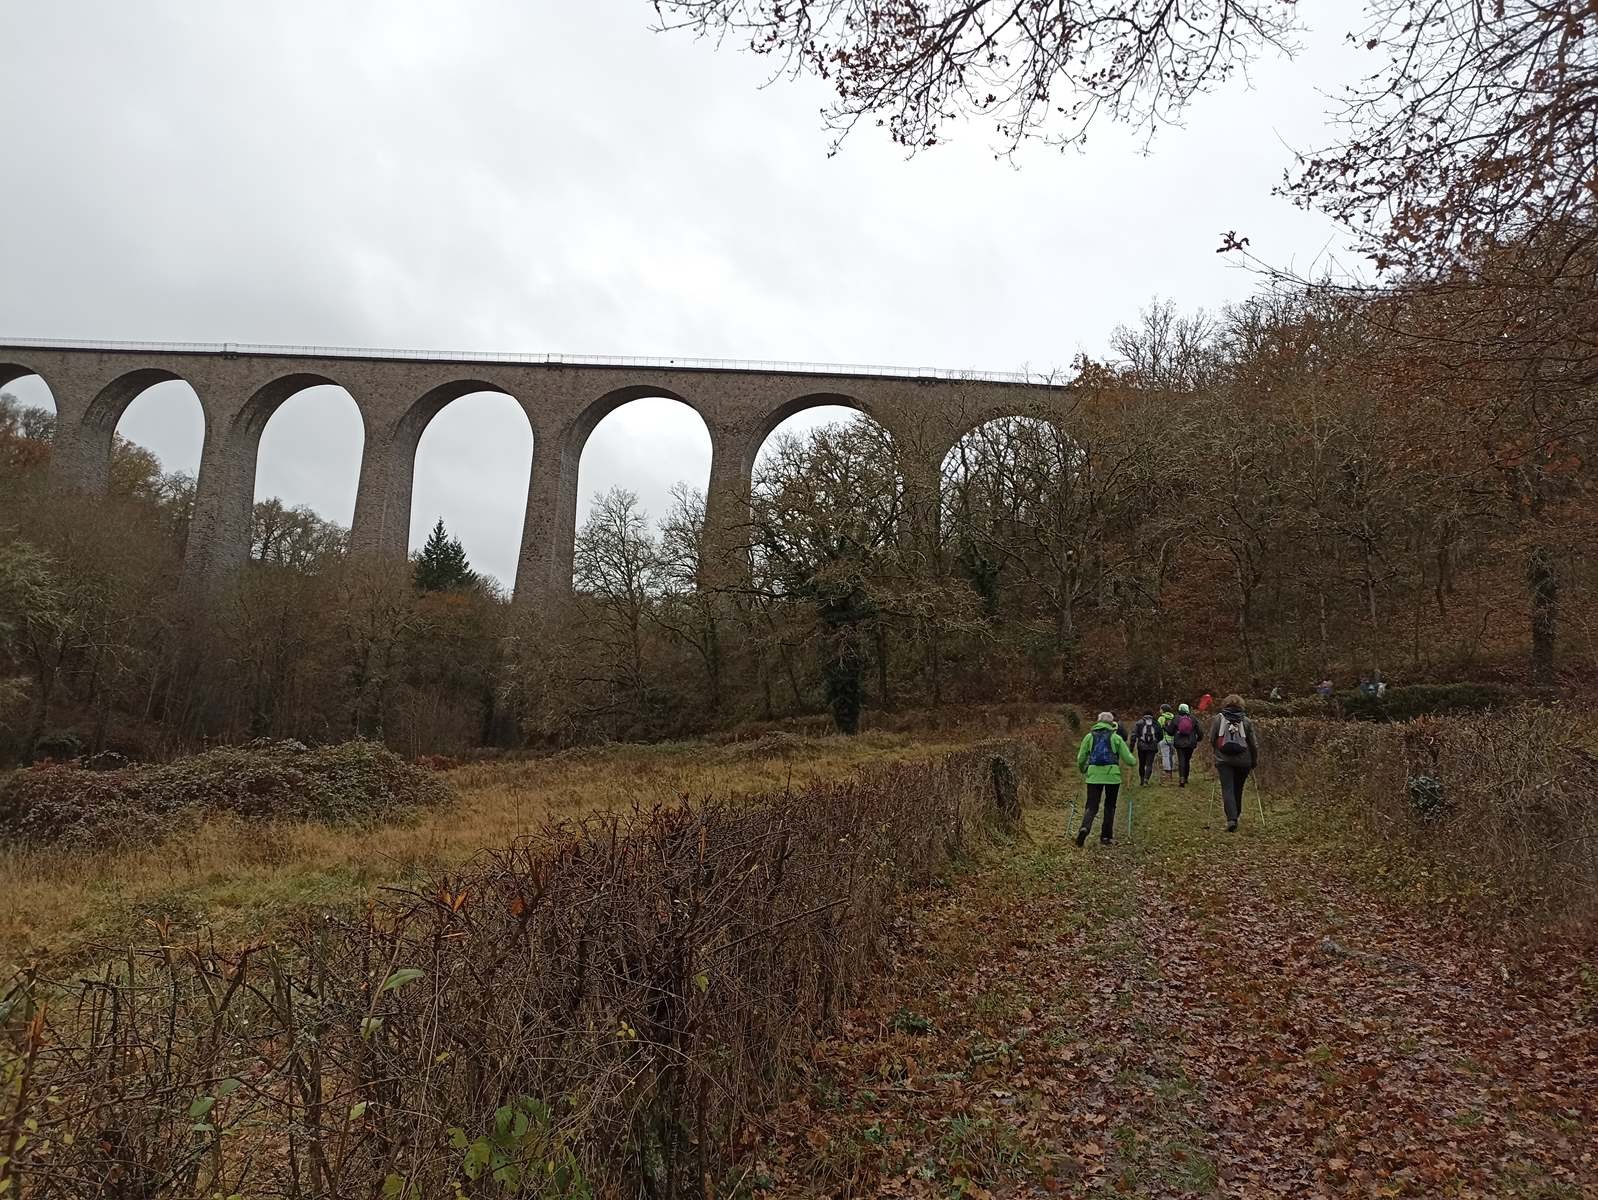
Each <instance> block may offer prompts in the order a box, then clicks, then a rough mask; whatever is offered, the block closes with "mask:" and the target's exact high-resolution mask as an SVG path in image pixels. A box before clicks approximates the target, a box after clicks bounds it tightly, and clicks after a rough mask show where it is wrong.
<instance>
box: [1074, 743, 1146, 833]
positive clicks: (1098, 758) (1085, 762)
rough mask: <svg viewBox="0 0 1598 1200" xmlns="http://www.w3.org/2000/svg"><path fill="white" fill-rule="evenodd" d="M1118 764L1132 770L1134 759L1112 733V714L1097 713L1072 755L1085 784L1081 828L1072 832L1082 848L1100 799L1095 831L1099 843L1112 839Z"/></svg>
mask: <svg viewBox="0 0 1598 1200" xmlns="http://www.w3.org/2000/svg"><path fill="white" fill-rule="evenodd" d="M1122 763H1125V764H1126V765H1127V766H1129V767H1135V766H1137V759H1135V758H1133V757H1132V751H1131V749H1130V748H1129V747H1128V746H1127V744H1126V739H1125V738H1123V737H1122V736H1121V735H1120V734H1119V733H1118V732H1117V731H1116V723H1115V714H1114V713H1109V712H1101V713H1100V714H1099V719H1098V720H1097V721H1095V722H1094V723H1093V728H1092V729H1090V730H1088V731H1087V736H1086V737H1084V738H1083V739H1082V744H1081V746H1079V747H1077V752H1076V769H1077V770H1078V771H1080V772H1082V778H1083V779H1084V780H1085V781H1086V782H1087V785H1088V802H1087V807H1086V808H1085V809H1083V811H1082V827H1081V828H1080V829H1078V830H1077V831H1076V844H1077V845H1078V846H1081V845H1085V844H1086V843H1087V840H1088V834H1090V833H1092V832H1093V821H1094V818H1096V817H1097V816H1098V815H1099V801H1100V800H1101V799H1102V800H1103V801H1104V825H1103V827H1102V828H1101V829H1100V830H1099V841H1100V842H1102V843H1103V844H1104V845H1106V846H1108V845H1109V844H1110V843H1111V842H1113V841H1114V840H1115V802H1116V799H1117V798H1118V797H1119V796H1120V794H1121V764H1122Z"/></svg>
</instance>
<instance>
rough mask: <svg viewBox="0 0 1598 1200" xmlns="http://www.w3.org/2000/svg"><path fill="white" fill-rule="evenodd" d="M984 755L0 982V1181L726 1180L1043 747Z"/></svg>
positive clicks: (446, 1188)
mask: <svg viewBox="0 0 1598 1200" xmlns="http://www.w3.org/2000/svg"><path fill="white" fill-rule="evenodd" d="M1000 749H1001V748H1000V747H991V746H990V747H983V748H979V749H974V750H967V751H961V752H959V753H957V754H953V755H950V756H948V757H946V758H943V759H940V760H936V761H932V762H919V763H914V764H901V765H895V766H887V767H879V768H875V769H871V770H868V771H865V772H862V773H861V774H859V775H857V776H856V777H854V778H852V779H849V780H846V781H842V782H831V783H818V784H815V785H812V786H810V787H807V788H804V789H802V790H798V791H789V792H783V793H780V794H777V795H774V796H771V797H769V798H767V799H766V800H765V801H764V802H759V803H751V802H749V801H747V800H745V801H738V802H733V801H721V802H708V803H701V804H684V805H681V806H674V807H670V808H661V809H656V810H652V811H643V812H638V813H635V814H633V816H632V817H631V818H629V819H627V820H625V821H624V820H623V819H622V818H620V817H618V816H615V815H611V816H606V817H598V818H594V819H590V820H586V821H581V822H565V823H560V824H553V825H550V826H548V827H546V828H545V829H544V830H542V831H541V832H540V833H538V834H537V835H535V836H531V837H528V838H526V839H523V840H521V841H518V842H517V843H516V844H514V845H512V846H509V847H507V848H504V849H501V850H496V851H492V852H487V853H485V854H483V855H482V856H481V857H480V858H479V859H478V860H477V861H475V862H474V863H472V864H471V865H470V867H469V868H468V869H467V870H465V871H464V872H463V873H461V874H460V875H458V876H455V877H452V878H445V879H440V880H438V881H437V883H436V885H434V886H432V887H430V888H427V889H424V890H422V891H419V892H417V893H415V894H413V895H410V896H409V897H396V896H392V895H390V896H389V897H388V898H387V899H385V900H383V901H380V902H379V903H377V904H376V905H374V906H373V907H372V908H371V909H370V910H369V911H367V912H366V913H365V914H364V915H362V916H360V917H358V918H348V919H340V918H337V917H334V916H331V915H329V916H325V917H322V918H320V919H315V920H311V921H308V922H307V924H306V925H305V927H304V928H303V929H301V930H300V931H299V932H298V933H297V934H296V935H294V936H292V937H289V938H284V939H280V940H279V941H278V942H276V943H274V944H261V945H255V946H249V947H244V948H231V947H226V946H221V945H216V944H213V943H211V942H208V941H203V940H201V941H195V942H193V943H191V944H190V945H189V946H187V947H185V946H183V945H181V944H176V945H175V944H173V943H174V942H175V941H177V940H178V939H175V938H173V937H171V936H167V937H163V939H162V942H161V944H159V945H155V946H151V947H149V948H147V949H137V948H135V949H133V950H129V949H128V948H127V947H118V948H112V949H113V950H114V953H112V954H110V955H109V956H108V958H109V961H108V965H107V966H106V968H105V969H104V970H103V972H101V973H100V974H99V975H98V976H97V977H95V978H92V979H81V978H73V979H68V980H48V979H43V978H40V977H38V976H35V975H31V974H23V975H21V976H19V977H18V978H17V979H16V980H14V981H13V982H12V984H11V986H10V989H9V992H7V990H6V989H4V988H0V1014H5V1015H4V1017H3V1018H0V1021H3V1025H4V1029H5V1031H6V1033H7V1034H8V1036H9V1039H10V1040H9V1043H6V1045H8V1047H9V1049H8V1050H0V1069H3V1070H4V1072H5V1078H7V1079H9V1080H11V1081H12V1087H11V1090H10V1091H9V1092H8V1093H7V1095H10V1096H12V1097H14V1098H18V1097H20V1099H18V1100H17V1102H16V1103H15V1104H14V1105H11V1106H10V1107H9V1109H8V1107H7V1106H6V1105H3V1104H0V1144H4V1143H5V1140H6V1138H7V1135H8V1129H7V1123H8V1122H9V1123H10V1125H11V1127H12V1129H11V1131H10V1132H15V1133H16V1134H17V1135H18V1138H19V1141H18V1144H19V1145H20V1150H19V1151H18V1152H17V1153H16V1155H15V1157H14V1158H13V1159H12V1161H11V1162H9V1163H5V1164H0V1191H3V1190H4V1188H5V1186H7V1179H8V1177H9V1178H10V1180H11V1184H10V1186H11V1188H12V1193H13V1194H22V1195H26V1196H29V1197H33V1198H36V1200H65V1198H71V1200H77V1198H85V1200H86V1198H88V1197H104V1196H108V1195H127V1196H133V1195H157V1194H159V1195H168V1194H171V1195H179V1194H181V1195H185V1196H189V1195H193V1196H201V1195H203V1196H211V1195H222V1196H231V1195H247V1196H282V1197H290V1196H292V1197H297V1198H299V1200H331V1198H332V1197H350V1196H384V1197H390V1198H399V1197H415V1198H418V1200H419V1198H422V1197H434V1196H448V1195H469V1196H513V1195H521V1196H538V1197H592V1196H620V1195H635V1196H656V1197H668V1196H689V1195H691V1196H696V1197H698V1196H705V1195H710V1194H732V1191H733V1190H734V1189H735V1187H736V1172H735V1169H734V1168H735V1165H736V1164H737V1162H738V1160H739V1158H740V1156H741V1155H742V1154H743V1152H744V1151H745V1149H746V1148H747V1146H748V1145H749V1138H748V1134H749V1130H750V1128H751V1126H750V1122H751V1121H752V1120H753V1119H754V1116H755V1114H757V1113H758V1112H759V1111H761V1110H762V1109H763V1108H764V1107H766V1106H767V1105H768V1104H769V1103H771V1102H772V1101H773V1099H774V1098H776V1097H777V1096H779V1095H780V1094H782V1093H783V1092H784V1091H785V1090H786V1089H787V1087H788V1085H789V1082H790V1077H791V1075H792V1073H793V1071H794V1069H795V1067H796V1065H798V1064H799V1063H800V1062H802V1060H803V1058H804V1056H805V1055H806V1054H807V1053H808V1051H809V1048H810V1047H811V1045H812V1044H813V1042H814V1039H815V1037H816V1036H817V1034H818V1033H819V1032H820V1031H822V1030H823V1029H825V1028H827V1027H829V1026H830V1025H832V1024H834V1023H835V1022H836V1021H837V1020H838V1019H839V1016H840V1014H841V1012H842V1010H843V1009H844V1007H845V1006H846V1005H848V1004H849V1003H851V1001H852V999H853V998H855V997H856V996H858V994H859V993H860V992H861V990H862V988H863V987H864V986H865V985H866V983H867V982H868V981H869V980H870V978H871V977H872V973H873V971H874V970H875V967H876V963H877V961H878V958H879V944H880V942H881V940H882V939H883V937H884V936H885V935H886V934H887V932H888V931H889V929H890V928H891V926H892V924H893V921H894V918H895V914H896V912H897V910H898V900H897V897H898V895H899V893H900V892H901V891H902V890H903V889H905V888H907V887H912V886H915V885H917V884H921V883H924V882H926V881H928V880H930V879H932V878H933V877H934V876H935V875H936V874H937V873H938V872H940V871H942V870H944V869H945V868H946V866H947V864H948V863H949V862H950V859H951V857H952V856H954V855H957V854H959V853H960V852H961V851H962V850H963V849H964V848H966V847H969V846H970V845H971V844H972V842H973V841H974V839H976V838H977V837H978V836H979V835H980V834H981V833H982V831H983V830H984V829H986V828H988V827H989V826H992V825H996V824H1004V823H1005V820H1006V818H1005V817H1004V816H1003V815H1002V813H1001V811H1000V805H1001V802H1002V804H1003V806H1004V807H1005V808H1007V809H1010V811H1011V812H1013V808H1011V804H1012V797H1013V793H1012V792H1011V791H1010V783H1011V782H1012V781H1013V778H1014V776H1016V775H1018V776H1019V781H1020V783H1021V785H1022V786H1021V791H1022V793H1025V792H1027V791H1028V790H1029V789H1030V788H1033V787H1034V786H1035V785H1036V783H1037V781H1038V779H1039V778H1040V775H1041V773H1042V772H1041V769H1040V768H1042V767H1043V766H1045V765H1046V764H1047V762H1048V761H1049V760H1048V759H1047V758H1046V757H1045V756H1044V754H1043V753H1042V751H1040V750H1039V749H1038V748H1036V747H1014V746H1005V747H1003V748H1002V749H1003V754H1004V758H1005V759H1006V763H1007V765H1006V766H1003V767H1000V766H997V765H996V764H995V761H994V759H995V753H996V752H997V751H999V750H1000ZM1012 768H1013V770H1012ZM1023 798H1024V795H1023ZM724 1185H725V1186H724Z"/></svg>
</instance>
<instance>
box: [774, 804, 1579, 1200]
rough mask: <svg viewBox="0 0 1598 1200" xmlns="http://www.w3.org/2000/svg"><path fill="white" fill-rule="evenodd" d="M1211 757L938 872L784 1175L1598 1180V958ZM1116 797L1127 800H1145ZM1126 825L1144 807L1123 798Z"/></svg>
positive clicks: (903, 1192) (833, 1178) (1263, 1183)
mask: <svg viewBox="0 0 1598 1200" xmlns="http://www.w3.org/2000/svg"><path fill="white" fill-rule="evenodd" d="M1213 795H1214V783H1213V780H1209V779H1205V780H1198V779H1195V787H1194V788H1192V789H1189V790H1187V791H1184V792H1178V791H1176V790H1175V789H1149V790H1147V791H1144V792H1142V793H1141V794H1139V795H1138V796H1137V797H1136V800H1137V812H1136V828H1135V831H1134V832H1135V836H1134V837H1133V838H1132V839H1131V840H1130V841H1128V840H1126V839H1125V838H1124V837H1123V840H1122V843H1121V844H1119V845H1117V846H1116V847H1114V848H1113V849H1109V850H1105V849H1101V848H1100V847H1099V846H1098V845H1097V844H1096V843H1095V842H1089V844H1088V848H1087V849H1085V850H1078V849H1077V848H1076V847H1075V846H1074V845H1072V844H1070V842H1069V841H1067V840H1066V839H1065V837H1064V826H1065V824H1066V821H1067V814H1066V812H1065V811H1064V809H1063V808H1062V809H1046V810H1040V811H1034V812H1033V813H1032V814H1030V818H1029V819H1030V822H1031V826H1032V832H1033V838H1032V841H1031V842H1030V843H1027V844H1022V845H1018V846H1016V847H1014V848H1013V849H1012V850H1011V851H1010V852H1008V853H1005V854H1002V855H998V856H996V857H995V860H994V861H992V862H990V863H987V864H984V865H982V866H980V867H978V868H976V869H974V870H972V871H970V872H968V873H966V874H964V875H963V876H961V877H960V878H959V879H957V880H955V881H953V882H952V883H951V885H950V886H949V887H948V888H947V889H945V890H943V891H941V892H937V893H934V894H932V895H930V896H926V897H922V898H921V901H922V904H921V907H920V908H919V909H918V911H917V913H916V916H915V919H914V921H913V922H909V923H907V924H906V925H905V927H904V928H903V929H902V930H901V936H900V939H899V944H898V946H897V948H896V950H895V954H894V960H893V964H892V967H893V969H892V971H891V972H890V973H889V974H888V975H887V977H886V978H885V981H884V983H883V985H882V986H881V988H880V989H879V991H878V994H877V995H876V996H874V997H873V998H872V1000H871V1001H870V1002H869V1004H868V1005H867V1006H866V1007H864V1008H862V1009H861V1010H859V1011H857V1012H854V1013H852V1014H850V1018H849V1021H848V1023H847V1026H846V1028H845V1030H844V1031H843V1033H842V1035H841V1036H840V1037H838V1038H836V1039H834V1040H833V1041H831V1042H829V1043H827V1044H825V1045H824V1046H823V1047H821V1048H820V1050H819V1052H818V1054H817V1055H816V1060H815V1063H814V1069H813V1073H812V1075H811V1077H810V1078H809V1080H808V1081H807V1086H806V1087H805V1089H804V1092H803V1094H802V1096H801V1097H800V1098H799V1099H797V1100H795V1101H794V1102H793V1103H792V1104H790V1105H789V1106H788V1107H786V1108H785V1109H784V1110H782V1111H781V1112H779V1113H777V1114H774V1117H773V1120H772V1122H771V1132H770V1133H769V1134H768V1136H767V1137H766V1138H765V1140H764V1143H763V1146H762V1149H761V1154H760V1159H759V1163H758V1166H757V1169H756V1171H755V1173H754V1175H753V1176H752V1177H751V1179H750V1183H751V1185H752V1188H753V1190H754V1191H755V1192H756V1194H766V1195H778V1196H827V1195H836V1196H845V1195H849V1196H868V1195H870V1196H918V1197H919V1196H939V1197H950V1196H966V1197H977V1198H982V1197H986V1196H990V1195H991V1196H995V1197H1009V1196H1040V1195H1052V1194H1064V1195H1083V1196H1099V1195H1103V1196H1117V1195H1136V1196H1295V1197H1299V1196H1322V1195H1327V1196H1345V1195H1346V1196H1480V1197H1550V1198H1551V1197H1592V1196H1598V1034H1595V1021H1598V965H1594V964H1593V963H1592V962H1591V960H1588V961H1587V962H1586V963H1585V964H1584V963H1583V961H1582V959H1581V958H1580V957H1579V956H1577V955H1576V954H1574V953H1572V952H1571V951H1570V950H1569V949H1568V948H1566V947H1558V946H1550V947H1543V948H1540V949H1538V950H1537V951H1535V952H1534V953H1530V954H1528V953H1525V952H1517V951H1513V950H1510V949H1506V948H1503V947H1500V946H1495V945H1492V944H1490V943H1489V941H1488V940H1487V939H1481V938H1470V937H1465V936H1462V935H1461V934H1460V932H1459V931H1458V930H1455V929H1450V928H1448V927H1446V926H1445V925H1443V924H1441V923H1438V922H1435V921H1431V920H1428V919H1427V918H1426V917H1425V916H1424V915H1422V914H1420V913H1418V912H1416V911H1414V910H1413V909H1412V908H1411V907H1410V906H1407V905H1405V904H1404V903H1402V902H1401V901H1400V900H1398V899H1396V898H1394V897H1392V896H1389V895H1383V894H1381V892H1380V889H1378V888H1376V887H1374V886H1372V885H1371V884H1369V883H1366V882H1363V881H1362V877H1361V875H1360V874H1359V872H1357V871H1355V870H1353V869H1351V868H1350V867H1349V866H1348V865H1347V862H1348V859H1349V858H1350V857H1351V856H1350V855H1349V854H1348V853H1346V852H1345V851H1342V850H1339V848H1338V847H1337V845H1336V844H1335V843H1330V842H1328V840H1327V839H1326V837H1325V836H1324V835H1320V836H1317V835H1315V834H1313V833H1312V832H1311V831H1310V830H1309V829H1308V828H1307V827H1306V826H1307V822H1305V821H1304V820H1302V819H1301V817H1300V816H1299V814H1297V813H1296V812H1295V811H1294V810H1293V809H1292V807H1291V806H1290V805H1289V804H1287V803H1286V802H1285V801H1284V800H1282V799H1280V798H1276V799H1272V798H1269V797H1268V798H1267V799H1266V806H1267V814H1266V815H1267V819H1266V821H1265V822H1264V823H1263V825H1262V824H1261V822H1260V820H1259V816H1258V810H1257V809H1256V807H1255V805H1254V802H1253V801H1252V799H1251V800H1250V802H1249V806H1248V813H1247V816H1246V818H1245V824H1244V827H1243V830H1242V831H1241V833H1239V834H1238V835H1235V836H1231V837H1228V836H1227V835H1225V834H1224V833H1222V832H1221V831H1220V822H1219V820H1218V819H1217V817H1218V809H1219V804H1218V801H1215V800H1214V799H1213ZM1123 820H1124V819H1123ZM1123 829H1124V824H1123Z"/></svg>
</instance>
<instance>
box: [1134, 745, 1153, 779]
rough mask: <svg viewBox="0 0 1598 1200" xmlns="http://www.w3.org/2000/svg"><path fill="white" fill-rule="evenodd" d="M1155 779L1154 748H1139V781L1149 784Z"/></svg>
mask: <svg viewBox="0 0 1598 1200" xmlns="http://www.w3.org/2000/svg"><path fill="white" fill-rule="evenodd" d="M1153 777H1154V747H1153V746H1139V747H1138V748H1137V781H1138V782H1139V783H1147V782H1148V781H1149V780H1150V779H1152V778H1153Z"/></svg>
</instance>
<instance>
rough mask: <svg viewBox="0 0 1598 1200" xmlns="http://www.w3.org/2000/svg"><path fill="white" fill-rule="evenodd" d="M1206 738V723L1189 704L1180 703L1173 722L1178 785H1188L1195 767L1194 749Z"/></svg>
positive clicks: (1172, 730)
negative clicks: (1189, 773) (1189, 776)
mask: <svg viewBox="0 0 1598 1200" xmlns="http://www.w3.org/2000/svg"><path fill="white" fill-rule="evenodd" d="M1203 740H1204V724H1203V722H1201V721H1200V720H1199V719H1198V716H1197V715H1196V714H1195V713H1194V712H1193V710H1192V709H1190V708H1188V706H1187V705H1185V704H1182V705H1178V706H1177V709H1176V720H1175V721H1174V722H1172V724H1171V741H1172V743H1173V744H1175V746H1176V765H1177V784H1176V786H1177V787H1186V786H1187V773H1188V772H1189V771H1190V770H1192V768H1193V751H1195V750H1197V749H1198V748H1199V743H1200V742H1202V741H1203Z"/></svg>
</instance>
